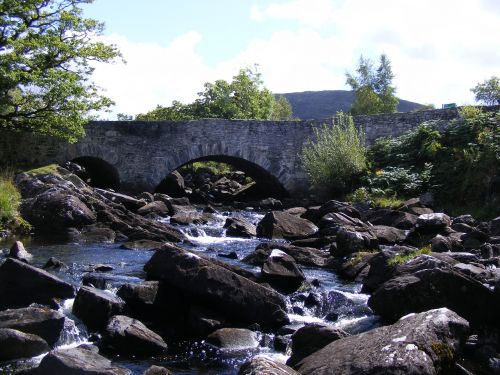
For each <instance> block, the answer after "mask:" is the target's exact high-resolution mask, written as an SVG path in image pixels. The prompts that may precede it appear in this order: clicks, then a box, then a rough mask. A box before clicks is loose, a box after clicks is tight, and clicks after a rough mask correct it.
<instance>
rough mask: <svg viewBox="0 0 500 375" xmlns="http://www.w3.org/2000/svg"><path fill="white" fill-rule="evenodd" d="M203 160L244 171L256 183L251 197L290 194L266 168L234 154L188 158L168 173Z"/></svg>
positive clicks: (159, 186) (280, 196) (278, 196)
mask: <svg viewBox="0 0 500 375" xmlns="http://www.w3.org/2000/svg"><path fill="white" fill-rule="evenodd" d="M205 161H215V162H219V163H225V164H229V165H231V166H233V167H234V168H236V169H237V170H240V171H243V172H245V174H246V175H247V176H248V177H251V178H252V180H254V181H255V183H256V186H255V188H253V189H252V196H253V197H259V198H267V197H274V198H283V197H288V196H289V195H290V194H289V192H288V191H287V189H286V188H285V187H284V186H283V184H282V183H281V182H280V181H279V179H278V178H277V177H276V176H274V175H273V174H272V173H270V172H269V171H267V170H266V169H264V168H263V167H261V166H260V165H258V164H255V163H254V162H251V161H248V160H246V159H243V158H240V157H235V156H229V155H207V156H202V157H199V158H196V159H192V160H189V161H187V162H185V163H183V164H181V165H179V166H177V167H176V168H175V169H173V170H171V171H170V172H169V173H171V172H173V171H174V170H178V169H180V168H182V167H183V166H186V165H188V164H191V163H195V162H205ZM167 175H168V174H167ZM165 177H166V176H165ZM164 181H165V179H163V180H162V181H161V182H160V183H159V184H158V186H157V187H156V189H155V190H157V191H160V190H161V187H162V184H163V183H164Z"/></svg>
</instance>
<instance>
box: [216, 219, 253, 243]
mask: <svg viewBox="0 0 500 375" xmlns="http://www.w3.org/2000/svg"><path fill="white" fill-rule="evenodd" d="M224 228H226V235H227V236H231V237H244V238H250V237H255V236H256V235H257V229H256V228H255V225H253V224H252V223H250V222H249V221H248V220H245V219H243V218H241V217H228V218H227V219H226V222H225V223H224Z"/></svg>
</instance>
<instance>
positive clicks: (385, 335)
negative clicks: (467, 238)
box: [294, 308, 469, 375]
mask: <svg viewBox="0 0 500 375" xmlns="http://www.w3.org/2000/svg"><path fill="white" fill-rule="evenodd" d="M468 332H469V325H468V323H467V321H466V320H465V319H463V318H461V317H460V316H459V315H457V314H456V313H454V312H453V311H451V310H448V309H446V308H442V309H437V310H430V311H427V312H422V313H419V314H412V315H409V316H407V317H405V318H403V319H400V320H399V321H398V322H397V323H395V324H393V325H390V326H385V327H380V328H375V329H373V330H371V331H368V332H365V333H361V334H358V335H355V336H349V337H346V338H342V339H340V340H336V341H334V342H332V343H331V344H329V345H327V346H325V347H324V348H322V349H320V350H319V351H317V352H315V353H313V354H311V355H310V356H308V357H306V358H304V359H302V360H301V361H300V362H299V363H298V364H297V365H296V366H295V367H294V368H296V369H297V370H298V371H299V373H300V374H302V375H313V374H314V375H327V374H328V375H329V374H345V375H365V374H387V375H396V374H397V375H400V374H415V375H416V374H419V375H427V374H428V375H435V374H438V373H444V372H445V371H446V370H447V369H449V368H451V366H452V364H453V362H454V361H455V359H456V357H457V355H458V353H460V351H461V349H462V348H463V345H464V344H465V340H466V339H467V335H468Z"/></svg>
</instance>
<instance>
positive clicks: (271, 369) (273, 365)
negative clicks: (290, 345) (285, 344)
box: [238, 356, 299, 375]
mask: <svg viewBox="0 0 500 375" xmlns="http://www.w3.org/2000/svg"><path fill="white" fill-rule="evenodd" d="M260 374H262V375H299V373H298V372H297V371H295V370H294V369H293V368H291V367H288V366H287V365H284V364H282V363H278V362H275V361H273V360H272V359H270V358H267V357H265V356H255V357H253V358H252V359H250V360H249V361H248V362H245V363H244V364H243V365H242V366H241V367H240V370H239V372H238V375H260Z"/></svg>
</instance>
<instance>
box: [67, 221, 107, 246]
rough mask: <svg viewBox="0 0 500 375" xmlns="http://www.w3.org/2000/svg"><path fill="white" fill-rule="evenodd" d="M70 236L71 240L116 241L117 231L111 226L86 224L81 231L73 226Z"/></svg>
mask: <svg viewBox="0 0 500 375" xmlns="http://www.w3.org/2000/svg"><path fill="white" fill-rule="evenodd" d="M68 237H69V238H68V240H69V241H70V242H90V243H99V242H107V243H114V242H115V239H116V233H115V231H114V230H112V229H110V228H106V227H103V226H102V225H96V224H92V225H86V226H84V227H83V228H82V229H81V230H80V231H79V230H77V229H74V228H72V230H70V231H68Z"/></svg>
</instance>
